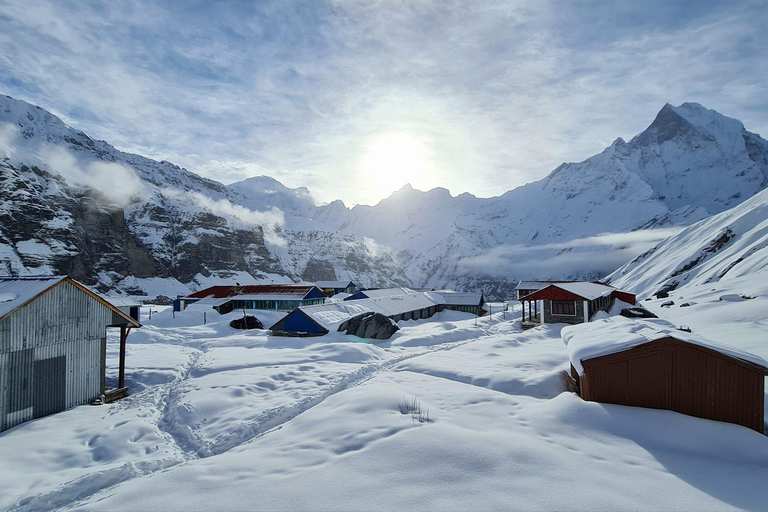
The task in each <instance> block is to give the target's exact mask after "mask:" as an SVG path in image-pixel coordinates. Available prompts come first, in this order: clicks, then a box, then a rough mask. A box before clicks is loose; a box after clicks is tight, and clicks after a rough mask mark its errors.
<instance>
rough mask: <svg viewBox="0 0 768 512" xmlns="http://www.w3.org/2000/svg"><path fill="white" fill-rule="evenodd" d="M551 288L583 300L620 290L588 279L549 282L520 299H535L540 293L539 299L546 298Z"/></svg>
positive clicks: (593, 298) (605, 295)
mask: <svg viewBox="0 0 768 512" xmlns="http://www.w3.org/2000/svg"><path fill="white" fill-rule="evenodd" d="M551 288H559V289H560V290H565V291H567V292H569V293H572V294H574V295H578V296H579V297H581V298H583V299H584V300H595V299H597V298H600V297H607V296H609V295H611V293H613V292H615V291H621V290H616V288H614V287H612V286H608V285H606V284H598V283H591V282H589V281H575V282H567V283H549V284H547V285H546V286H545V287H544V288H541V289H539V290H536V291H535V292H533V293H531V294H530V295H526V296H525V297H523V299H521V300H536V296H537V295H540V296H539V298H540V299H546V296H545V295H546V294H547V290H549V289H551Z"/></svg>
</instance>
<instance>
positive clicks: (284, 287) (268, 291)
mask: <svg viewBox="0 0 768 512" xmlns="http://www.w3.org/2000/svg"><path fill="white" fill-rule="evenodd" d="M313 290H317V293H319V294H320V295H321V296H322V292H321V291H320V290H319V289H318V288H317V287H316V286H314V285H306V284H247V285H241V286H237V285H234V286H211V287H210V288H206V289H204V290H200V291H197V292H195V293H193V294H191V295H188V296H187V297H186V298H189V299H204V298H216V299H224V298H229V297H239V296H241V295H270V296H278V297H279V298H280V299H282V300H288V299H293V298H295V299H298V300H301V299H304V298H306V297H307V295H310V294H311V293H312V291H313Z"/></svg>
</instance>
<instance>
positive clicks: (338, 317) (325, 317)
mask: <svg viewBox="0 0 768 512" xmlns="http://www.w3.org/2000/svg"><path fill="white" fill-rule="evenodd" d="M360 302H362V301H354V302H332V303H330V304H317V305H315V306H301V307H300V308H299V309H300V310H301V311H302V312H303V313H304V314H306V315H307V316H309V317H310V318H312V319H313V320H314V321H315V322H317V323H318V324H320V325H322V326H323V327H325V328H326V329H328V330H329V331H335V330H337V329H338V328H339V325H341V324H342V323H343V322H345V321H346V320H349V319H350V318H352V317H353V316H357V315H360V314H362V313H367V312H369V311H371V310H370V309H369V308H367V307H366V306H364V305H362V304H360Z"/></svg>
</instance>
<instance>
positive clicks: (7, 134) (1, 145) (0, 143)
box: [0, 123, 19, 158]
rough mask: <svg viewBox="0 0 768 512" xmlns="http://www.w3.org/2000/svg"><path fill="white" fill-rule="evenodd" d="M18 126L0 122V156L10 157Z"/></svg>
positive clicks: (17, 133)
mask: <svg viewBox="0 0 768 512" xmlns="http://www.w3.org/2000/svg"><path fill="white" fill-rule="evenodd" d="M18 135H19V128H18V127H17V126H15V125H12V124H10V123H0V158H10V157H11V155H12V154H13V148H14V142H15V141H16V137H18Z"/></svg>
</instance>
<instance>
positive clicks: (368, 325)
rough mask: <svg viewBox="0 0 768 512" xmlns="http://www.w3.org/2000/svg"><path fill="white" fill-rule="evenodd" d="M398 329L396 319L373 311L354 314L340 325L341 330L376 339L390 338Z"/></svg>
mask: <svg viewBox="0 0 768 512" xmlns="http://www.w3.org/2000/svg"><path fill="white" fill-rule="evenodd" d="M398 330H400V328H399V327H398V326H397V324H396V323H395V322H394V321H392V320H390V319H389V318H387V317H386V316H384V315H382V314H381V313H373V312H368V313H363V314H361V315H357V316H354V317H352V318H350V319H349V320H347V321H346V322H344V323H342V324H341V325H340V326H339V332H342V331H345V332H346V334H352V335H353V336H358V337H360V338H370V339H374V340H388V339H389V338H390V337H392V335H393V334H395V332H397V331H398Z"/></svg>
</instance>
